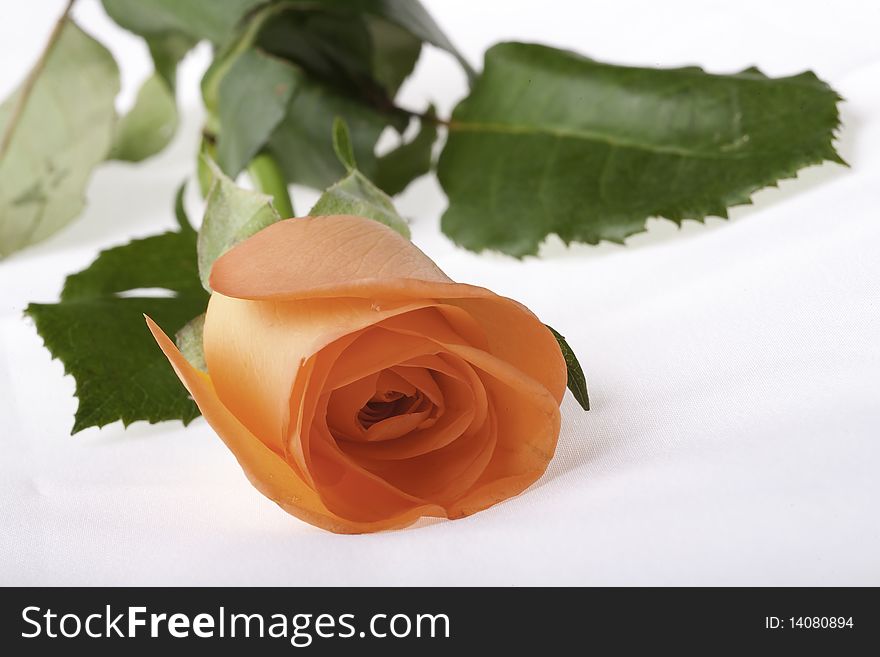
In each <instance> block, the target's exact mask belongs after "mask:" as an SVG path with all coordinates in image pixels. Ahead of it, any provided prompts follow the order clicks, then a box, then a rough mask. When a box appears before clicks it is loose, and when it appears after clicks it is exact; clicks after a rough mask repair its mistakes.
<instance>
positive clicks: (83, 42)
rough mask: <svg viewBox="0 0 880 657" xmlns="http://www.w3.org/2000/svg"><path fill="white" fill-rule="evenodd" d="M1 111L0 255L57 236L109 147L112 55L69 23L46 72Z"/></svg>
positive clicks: (114, 83)
mask: <svg viewBox="0 0 880 657" xmlns="http://www.w3.org/2000/svg"><path fill="white" fill-rule="evenodd" d="M36 70H37V71H38V75H37V76H36V77H35V78H33V86H32V87H30V88H29V93H28V87H27V83H26V84H25V86H23V87H21V88H19V89H18V90H17V91H16V92H15V93H13V95H12V96H11V97H10V98H8V99H7V100H6V101H5V102H4V103H3V104H2V105H0V135H2V138H0V257H4V256H7V255H9V254H10V253H12V252H13V251H16V250H18V249H21V248H23V247H25V246H27V245H29V244H33V243H35V242H38V241H40V240H42V239H45V238H46V237H48V236H49V235H51V234H53V233H55V232H56V231H58V230H60V229H61V228H62V227H63V226H65V225H66V224H67V223H68V222H69V221H70V220H71V219H73V218H74V217H76V216H77V215H78V214H79V212H80V211H81V210H82V208H83V205H84V198H83V197H84V193H85V188H86V184H87V182H88V180H89V177H90V176H91V173H92V169H93V168H94V167H95V166H96V165H97V164H98V163H99V162H101V161H102V160H104V158H105V157H106V155H107V153H108V151H109V150H110V145H111V143H112V139H113V134H114V126H115V121H116V110H115V108H114V104H113V103H114V98H115V97H116V93H117V92H118V90H119V73H118V70H117V68H116V63H115V62H114V61H113V57H112V56H111V55H110V53H109V52H108V51H107V49H106V48H104V47H103V46H102V45H101V44H99V43H98V42H97V41H95V40H94V39H92V38H91V37H90V36H88V35H87V34H86V33H85V32H83V31H82V30H80V28H79V27H77V26H76V25H75V24H74V23H73V22H72V21H70V20H65V22H64V24H63V27H62V28H61V30H60V33H59V36H58V39H57V41H56V42H55V43H54V46H52V47H51V49H50V50H49V51H48V53H47V55H46V59H45V60H44V66H42V68H38V69H36Z"/></svg>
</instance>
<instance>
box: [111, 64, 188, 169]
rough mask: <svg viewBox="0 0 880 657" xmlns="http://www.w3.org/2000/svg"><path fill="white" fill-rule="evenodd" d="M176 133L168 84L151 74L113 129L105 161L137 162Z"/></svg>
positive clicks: (172, 99)
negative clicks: (112, 136)
mask: <svg viewBox="0 0 880 657" xmlns="http://www.w3.org/2000/svg"><path fill="white" fill-rule="evenodd" d="M176 130H177V105H176V103H175V101H174V94H173V93H172V91H171V89H170V88H169V87H168V83H167V82H165V80H164V79H163V78H162V77H161V76H159V75H158V74H156V73H154V74H153V75H151V76H150V77H149V78H147V81H146V82H144V84H143V86H142V87H141V89H140V91H139V92H138V95H137V99H136V100H135V103H134V107H132V109H131V111H129V113H128V114H126V115H125V116H123V117H122V118H121V119H120V121H119V123H118V125H117V126H116V137H115V140H114V143H113V148H112V149H111V151H110V156H109V158H110V159H113V160H125V161H127V162H140V161H141V160H144V159H146V158H148V157H150V156H152V155H155V154H156V153H158V152H159V151H161V150H162V149H163V148H165V147H166V146H167V145H168V143H169V142H170V141H171V139H172V137H174V133H175V131H176Z"/></svg>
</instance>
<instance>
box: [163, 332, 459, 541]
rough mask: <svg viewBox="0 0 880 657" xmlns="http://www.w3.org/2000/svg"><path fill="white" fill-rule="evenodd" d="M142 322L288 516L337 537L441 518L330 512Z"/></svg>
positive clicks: (431, 508) (429, 508)
mask: <svg viewBox="0 0 880 657" xmlns="http://www.w3.org/2000/svg"><path fill="white" fill-rule="evenodd" d="M146 320H147V326H149V328H150V332H151V333H152V334H153V337H154V338H155V339H156V342H157V343H158V344H159V347H160V348H161V349H162V351H163V352H164V353H165V356H166V357H167V358H168V360H169V361H170V362H171V365H172V366H173V367H174V371H175V372H176V373H177V376H178V377H180V380H181V381H182V382H183V384H184V385H185V386H186V388H187V390H189V392H190V394H191V395H192V396H193V399H194V400H195V402H196V404H198V406H199V410H201V412H202V415H204V417H205V419H206V420H207V421H208V423H209V424H210V425H211V426H212V427H213V428H214V430H215V431H216V432H217V434H218V435H219V436H220V438H222V439H223V442H224V443H226V446H227V447H228V448H229V449H230V451H232V453H233V454H234V455H235V458H236V459H238V462H239V464H240V465H241V467H242V469H243V470H244V473H245V474H246V475H247V477H248V479H249V480H250V481H251V483H252V484H253V485H254V487H255V488H256V489H257V490H259V491H260V492H261V493H262V494H263V495H265V496H266V497H268V498H269V499H271V500H273V501H274V502H276V503H277V504H278V505H279V506H280V507H281V508H282V509H284V510H285V511H287V512H288V513H290V514H291V515H294V516H296V517H298V518H300V519H302V520H304V521H306V522H308V523H310V524H313V525H315V526H317V527H321V528H323V529H327V530H329V531H332V532H336V533H341V534H358V533H364V532H374V531H381V530H385V529H397V528H400V527H406V526H407V525H410V524H412V523H413V522H415V521H416V520H418V519H419V518H420V517H422V516H445V512H444V511H443V509H442V508H441V507H438V506H435V505H423V506H419V507H415V508H412V509H409V510H408V511H407V512H406V513H403V514H400V515H397V516H395V517H392V518H387V519H382V520H378V521H374V522H353V521H351V520H348V519H345V518H340V517H339V516H337V515H335V514H333V513H331V512H330V511H329V510H328V509H327V508H326V507H325V506H324V504H323V502H321V499H320V498H319V497H318V494H317V493H316V492H315V491H314V490H312V489H311V488H310V487H309V486H308V485H306V484H305V482H303V481H302V480H301V479H300V478H299V477H298V476H297V475H296V474H295V472H294V470H293V469H292V468H291V467H290V465H289V464H288V463H287V462H286V461H284V459H283V458H281V457H280V456H278V455H277V454H276V453H275V452H273V451H272V450H271V449H269V448H268V447H267V446H266V445H264V444H263V443H262V442H260V441H259V440H258V439H257V438H256V437H254V435H253V434H252V433H251V432H250V431H248V430H247V429H246V428H245V427H244V425H242V424H241V422H239V421H238V420H237V419H236V418H235V416H234V415H232V413H230V412H229V410H228V409H227V408H226V407H225V406H224V405H223V403H222V402H221V401H220V399H219V398H218V397H217V394H216V392H215V391H214V386H213V384H212V383H211V379H210V377H208V376H207V375H205V374H203V373H202V372H199V371H198V370H196V369H195V368H193V367H192V366H191V365H190V364H189V363H188V362H187V360H186V359H185V358H184V357H183V356H182V355H181V353H180V352H179V351H178V350H177V347H175V346H174V343H173V342H171V340H169V339H168V336H166V335H165V333H163V332H162V329H160V328H159V327H158V326H157V325H156V323H155V322H154V321H153V320H152V319H150V318H149V317H146Z"/></svg>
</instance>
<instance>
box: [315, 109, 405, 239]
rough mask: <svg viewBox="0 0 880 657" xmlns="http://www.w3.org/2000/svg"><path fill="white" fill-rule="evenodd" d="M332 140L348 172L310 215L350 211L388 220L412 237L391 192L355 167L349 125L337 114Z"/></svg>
mask: <svg viewBox="0 0 880 657" xmlns="http://www.w3.org/2000/svg"><path fill="white" fill-rule="evenodd" d="M333 141H334V145H337V154H338V155H339V159H340V160H343V162H345V163H346V167H347V168H348V175H346V176H345V177H344V178H343V179H342V180H340V181H339V182H337V183H336V184H335V185H332V186H331V187H330V188H328V189H327V190H326V191H325V192H324V193H323V194H322V195H321V198H319V199H318V202H317V203H315V206H314V207H313V208H312V209H311V211H310V212H309V216H311V217H325V216H329V215H335V214H351V215H357V216H359V217H367V218H368V219H373V220H375V221H378V222H379V223H381V224H385V225H386V226H388V227H389V228H392V229H393V230H396V231H397V232H398V233H400V234H401V235H403V236H404V237H406V238H407V239H409V237H410V234H409V226H407V225H406V222H405V221H404V220H403V219H402V218H401V217H400V215H399V214H397V210H396V209H395V208H394V204H393V203H392V202H391V199H390V198H389V197H388V195H387V194H386V193H385V192H383V191H382V190H381V189H379V188H378V187H376V186H375V185H374V184H373V183H371V182H370V181H369V179H368V178H367V177H366V176H364V174H362V173H361V172H360V171H358V170H357V169H356V168H355V162H354V158H353V156H352V154H351V140H350V138H349V134H348V127H347V126H346V124H345V122H344V121H343V120H342V119H340V118H338V117H337V118H336V120H335V121H334V123H333Z"/></svg>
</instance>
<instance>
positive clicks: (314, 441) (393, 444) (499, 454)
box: [147, 216, 566, 533]
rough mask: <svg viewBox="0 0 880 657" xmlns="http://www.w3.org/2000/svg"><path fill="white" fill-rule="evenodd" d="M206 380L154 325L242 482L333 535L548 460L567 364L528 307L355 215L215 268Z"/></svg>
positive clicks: (311, 223)
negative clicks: (448, 269) (448, 270)
mask: <svg viewBox="0 0 880 657" xmlns="http://www.w3.org/2000/svg"><path fill="white" fill-rule="evenodd" d="M211 287H212V288H213V290H214V293H213V295H212V296H211V301H210V303H209V305H208V313H207V318H206V321H205V330H204V349H205V359H206V362H207V365H208V372H209V373H208V374H205V373H203V372H200V371H198V370H196V369H195V368H193V367H192V366H191V365H190V364H189V363H188V362H187V361H186V359H184V358H183V356H182V355H181V354H180V352H179V351H178V350H177V348H176V347H175V346H174V344H173V343H172V342H171V340H169V339H168V338H167V337H166V336H165V334H164V333H162V331H161V329H159V327H158V326H156V324H155V323H153V322H152V321H151V320H149V318H148V320H147V321H148V323H149V326H150V330H151V331H152V332H153V335H154V336H155V338H156V340H157V342H158V343H159V346H160V347H161V348H162V350H163V351H164V352H165V355H166V356H167V357H168V360H170V361H171V364H172V365H173V366H174V369H175V371H176V372H177V375H178V376H179V377H180V380H181V381H183V384H184V385H185V386H186V387H187V389H188V390H189V392H190V393H191V394H192V396H193V398H194V399H195V401H196V403H197V404H198V405H199V408H200V409H201V411H202V414H203V415H204V416H205V419H206V420H207V421H208V422H209V423H210V424H211V426H212V427H213V428H214V429H215V430H216V431H217V433H218V434H220V437H221V438H222V439H223V441H224V442H225V443H226V445H227V446H228V447H229V449H231V450H232V452H233V453H234V454H235V456H236V458H237V459H238V461H239V463H240V464H241V467H242V468H243V469H244V471H245V473H246V474H247V476H248V478H249V479H250V481H251V483H253V485H254V486H255V487H256V488H257V489H258V490H259V491H260V492H261V493H263V494H264V495H265V496H266V497H268V498H270V499H272V500H274V501H275V502H276V503H278V504H279V505H280V506H281V507H282V508H283V509H284V510H285V511H287V512H288V513H291V514H293V515H295V516H297V517H298V518H301V519H303V520H305V521H306V522H310V523H312V524H314V525H317V526H319V527H323V528H324V529H329V530H331V531H334V532H343V533H359V532H371V531H378V530H382V529H392V528H397V527H404V526H406V525H408V524H410V523H412V522H414V521H415V520H417V519H418V518H419V517H421V516H439V517H446V518H460V517H463V516H466V515H469V514H472V513H475V512H477V511H480V510H482V509H485V508H487V507H489V506H491V505H493V504H495V503H497V502H500V501H502V500H504V499H507V498H508V497H511V496H513V495H517V494H518V493H520V492H522V491H523V490H525V489H526V488H527V487H528V486H529V485H530V484H531V483H532V482H534V481H535V480H536V479H537V478H538V477H540V476H541V474H542V473H543V472H544V470H545V468H546V467H547V463H548V462H549V461H550V459H551V457H552V456H553V452H554V449H555V448H556V439H557V436H558V434H559V403H560V401H561V399H562V395H563V393H564V391H565V384H566V366H565V361H564V360H563V357H562V354H561V353H560V349H559V346H558V344H557V342H556V339H555V338H554V337H553V335H552V334H551V333H550V331H549V330H548V329H547V328H546V327H545V326H544V325H543V324H542V323H541V322H540V321H539V320H538V319H537V318H536V317H535V316H534V315H533V314H532V313H531V312H530V311H529V310H528V309H527V308H525V307H524V306H522V305H520V304H519V303H517V302H515V301H512V300H510V299H506V298H504V297H500V296H498V295H496V294H494V293H493V292H490V291H489V290H486V289H484V288H480V287H474V286H472V285H464V284H461V283H455V282H453V281H452V280H450V279H449V278H448V277H447V276H446V275H445V274H444V273H443V272H442V271H440V269H438V268H437V266H436V265H435V264H434V263H433V262H432V261H431V260H430V259H429V258H428V257H427V256H426V255H425V254H423V253H422V252H421V251H419V249H417V248H416V247H415V246H413V245H412V244H411V243H410V242H409V241H407V240H406V239H405V238H403V237H401V236H400V235H398V234H397V233H395V232H394V231H392V230H390V229H388V228H386V227H385V226H382V225H381V224H379V223H377V222H375V221H371V220H369V219H364V218H361V217H351V216H337V217H316V218H311V217H306V218H303V219H289V220H287V221H282V222H279V223H276V224H274V225H272V226H270V227H269V228H266V229H265V230H262V231H261V232H259V233H257V234H256V235H254V236H253V237H251V238H250V239H248V240H247V241H245V242H242V243H241V244H239V245H238V246H236V247H235V248H233V249H232V250H231V251H229V252H228V253H226V254H225V255H224V256H222V257H221V258H220V259H218V260H217V262H216V263H215V264H214V267H213V271H212V274H211Z"/></svg>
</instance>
